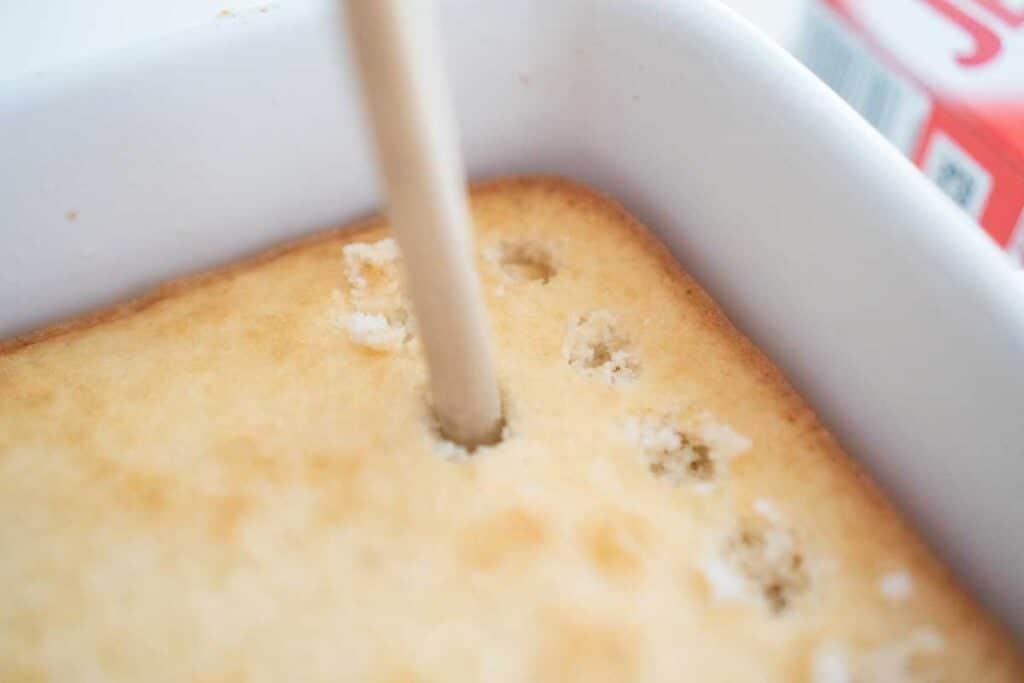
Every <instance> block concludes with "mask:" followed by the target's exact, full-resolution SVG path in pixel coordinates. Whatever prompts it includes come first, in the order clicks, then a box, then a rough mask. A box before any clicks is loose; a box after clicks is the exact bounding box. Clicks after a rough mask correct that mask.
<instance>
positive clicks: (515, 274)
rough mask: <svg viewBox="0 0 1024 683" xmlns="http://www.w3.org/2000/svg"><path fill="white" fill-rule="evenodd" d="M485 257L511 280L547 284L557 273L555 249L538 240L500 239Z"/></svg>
mask: <svg viewBox="0 0 1024 683" xmlns="http://www.w3.org/2000/svg"><path fill="white" fill-rule="evenodd" d="M487 257H488V259H489V260H491V261H494V262H496V263H497V264H498V265H499V266H500V268H501V272H502V274H503V275H504V276H505V277H506V279H508V280H510V281H512V282H539V283H541V284H547V282H548V281H549V280H551V278H553V277H554V276H555V275H556V274H557V273H558V259H557V258H556V254H555V250H554V249H553V248H552V247H551V246H550V245H548V244H547V243H545V242H542V241H540V240H534V239H519V240H502V241H501V242H499V243H498V245H497V246H496V247H492V248H491V249H489V250H488V252H487Z"/></svg>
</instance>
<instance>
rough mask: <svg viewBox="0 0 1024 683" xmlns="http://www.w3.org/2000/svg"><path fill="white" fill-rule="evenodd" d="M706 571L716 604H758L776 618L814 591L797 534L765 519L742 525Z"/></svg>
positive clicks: (749, 521)
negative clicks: (754, 602) (719, 601)
mask: <svg viewBox="0 0 1024 683" xmlns="http://www.w3.org/2000/svg"><path fill="white" fill-rule="evenodd" d="M703 569H704V574H705V577H706V578H707V580H708V583H709V585H710V587H711V591H712V594H713V596H714V597H715V598H716V599H719V600H741V601H743V600H752V601H756V602H759V603H761V604H762V605H763V606H764V607H765V608H766V609H767V610H768V612H769V613H770V614H772V615H775V616H779V615H782V614H786V613H788V612H789V611H790V610H792V609H793V607H794V605H795V604H797V603H798V602H799V601H800V600H801V599H802V598H803V597H804V596H805V595H806V594H807V592H808V591H809V590H810V588H811V577H810V573H809V571H808V567H807V561H806V558H805V556H804V553H803V552H802V551H801V550H800V548H799V547H798V545H797V543H796V540H795V539H794V537H793V534H792V532H791V531H789V530H788V529H786V528H785V527H784V526H783V525H782V524H781V523H780V522H779V521H778V520H777V519H774V520H772V519H765V518H764V515H761V518H759V519H747V520H744V521H742V522H741V523H740V525H739V526H738V527H737V528H736V529H735V531H734V532H733V533H732V534H730V535H729V536H728V537H727V538H726V539H725V541H724V543H723V544H722V546H721V548H720V552H719V553H718V554H717V555H716V556H715V557H712V558H710V559H709V560H708V561H707V562H705V563H704V567H703Z"/></svg>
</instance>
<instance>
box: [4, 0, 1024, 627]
mask: <svg viewBox="0 0 1024 683" xmlns="http://www.w3.org/2000/svg"><path fill="white" fill-rule="evenodd" d="M332 7H333V3H329V2H324V3H323V4H322V5H316V4H313V5H302V6H301V7H298V6H290V5H287V4H282V5H277V6H270V7H269V9H268V11H267V12H264V13H259V12H255V13H252V14H250V15H247V16H246V17H244V18H240V19H239V20H238V21H231V22H218V24H217V25H216V26H213V27H207V28H204V29H197V30H195V31H191V32H187V33H184V34H180V35H177V36H175V37H173V38H171V39H168V40H166V41H164V42H161V43H159V44H154V45H148V46H145V47H142V48H138V49H132V50H126V51H122V52H119V53H117V54H115V55H114V56H112V57H110V58H107V59H105V60H104V61H102V62H97V63H91V64H83V65H80V66H77V67H75V68H74V69H73V70H69V71H64V72H61V73H51V74H48V75H45V76H36V77H31V78H26V79H21V80H19V81H15V82H10V83H6V84H4V85H3V86H0V188H2V189H0V193H2V201H0V336H8V335H12V334H15V333H18V332H21V331H25V330H28V329H31V328H33V327H36V326H39V325H41V324H45V323H47V322H50V321H54V320H58V319H61V318H64V317H67V316H70V315H73V314H75V313H78V312H82V311H84V310H88V309H92V308H95V307H97V306H101V305H104V304H107V303H111V302H114V301H117V300H121V299H124V298H126V297H129V296H132V295H133V294H135V293H138V292H140V291H142V290H143V289H144V288H146V287H148V286H150V285H153V284H155V283H157V282H159V281H161V280H164V279H167V278H170V277H173V276H177V275H181V274H184V273H187V272H192V271H196V270H200V269H204V268H208V267H211V266H215V265H217V264H221V263H224V262H227V261H230V260H231V259H233V258H235V257H238V256H239V255H242V254H245V253H250V252H253V251H255V250H258V249H260V248H261V247H265V246H267V245H270V244H273V243H276V242H279V241H281V240H284V239H287V238H289V237H291V236H295V235H298V234H301V233H306V232H309V231H312V230H316V229H318V228H323V227H326V226H330V225H335V224H338V223H340V222H342V221H345V220H348V219H351V218H354V217H356V216H359V215H362V214H365V213H367V212H369V211H371V210H373V209H374V208H375V207H376V206H377V204H378V188H377V184H376V180H375V175H374V169H373V166H372V164H371V159H370V157H369V152H368V147H367V139H366V127H365V123H364V121H363V118H362V114H361V111H360V107H359V102H358V99H357V96H356V91H355V88H354V83H353V73H352V70H351V68H350V65H349V62H348V56H347V50H346V45H345V41H344V40H343V38H342V31H341V24H342V22H343V19H342V18H340V17H339V16H337V13H336V10H333V9H332ZM442 15H443V21H442V24H443V28H444V32H445V38H446V45H447V59H448V64H449V66H450V69H451V81H452V84H453V87H454V89H455V94H456V97H457V105H458V115H459V118H460V121H461V125H462V143H463V146H464V150H465V155H466V158H467V160H468V165H469V169H470V171H471V174H472V175H473V176H474V177H476V178H483V177H487V176H491V175H494V174H509V173H517V172H530V173H537V172H550V173H560V174H564V175H567V176H570V177H572V178H575V179H578V180H581V181H584V182H588V183H591V184H593V185H595V186H597V187H598V188H600V189H601V190H603V191H605V192H606V193H608V194H610V195H611V196H613V197H615V198H617V199H618V200H620V201H621V202H623V203H624V204H625V205H626V206H627V207H628V208H629V209H630V210H631V211H632V212H633V213H635V214H636V215H637V216H638V217H639V218H640V219H641V220H643V221H645V222H646V223H647V224H648V225H649V226H651V228H653V229H654V230H655V231H657V232H658V234H659V235H660V237H661V238H662V239H663V240H664V241H665V242H666V243H667V244H668V246H669V247H670V248H671V249H672V251H673V252H674V253H675V255H676V256H677V257H678V258H679V259H680V261H681V262H682V263H683V265H684V266H685V267H686V268H687V269H688V270H690V271H691V272H692V273H693V274H694V275H695V276H696V277H697V278H698V279H699V280H700V281H701V282H702V283H703V284H704V285H705V286H706V287H707V288H708V289H709V290H710V292H711V293H712V294H713V295H714V296H715V297H716V298H717V299H718V301H719V303H720V304H721V305H722V306H723V307H724V309H725V310H726V311H727V313H728V314H729V315H730V317H731V318H732V319H733V320H734V322H735V323H736V324H737V325H738V326H739V327H740V328H741V329H742V330H743V331H745V332H746V333H747V334H748V335H750V336H751V337H752V338H753V339H754V341H755V342H756V343H758V344H759V345H760V346H761V347H762V348H763V349H764V350H765V351H766V352H767V353H768V354H769V356H771V357H772V358H773V359H774V361H775V362H776V363H777V364H778V365H779V366H780V367H781V368H782V369H783V370H784V371H785V373H786V374H787V375H788V377H789V378H790V380H791V381H792V382H793V383H794V384H795V385H796V386H797V388H798V389H799V390H800V391H801V392H803V394H804V395H805V396H806V397H807V399H808V400H809V401H810V402H811V403H812V404H813V405H814V406H815V408H816V409H817V410H818V411H819V413H820V414H821V416H822V417H823V419H824V421H825V422H826V424H828V425H829V426H830V428H831V429H833V430H834V432H835V434H836V435H837V436H838V437H839V439H840V441H842V442H843V444H844V446H845V447H846V449H847V450H848V451H849V452H850V453H851V454H852V455H853V456H854V457H856V458H858V459H859V460H860V461H862V462H863V463H864V464H865V465H866V467H867V468H868V469H869V470H870V472H871V473H872V474H873V475H874V476H875V477H876V479H877V480H878V481H880V482H881V483H882V485H883V486H884V487H885V488H886V489H887V490H888V492H889V493H890V495H891V496H892V497H893V498H894V499H895V500H896V501H897V503H898V505H899V506H900V507H901V508H902V509H903V510H904V511H905V512H906V513H907V514H908V515H910V516H911V517H912V518H913V519H914V521H915V522H916V523H917V524H918V526H919V527H920V528H921V529H922V530H923V532H924V533H925V534H926V536H927V537H928V539H929V540H930V542H931V543H932V544H933V545H934V547H935V548H936V550H937V551H938V552H939V553H940V555H941V556H943V557H944V558H945V559H946V560H947V561H948V562H949V563H950V564H951V565H953V566H954V567H955V568H956V569H957V571H958V572H960V574H961V575H962V576H963V577H964V578H965V579H966V581H967V582H968V584H969V585H970V586H971V587H972V588H973V589H974V590H975V591H976V593H977V594H978V595H979V596H980V597H981V598H982V599H983V600H985V601H986V602H987V604H988V605H989V606H990V607H991V608H993V609H994V610H996V612H997V613H998V614H1000V615H1001V617H1002V618H1003V619H1004V620H1006V621H1007V623H1009V624H1010V625H1011V627H1012V628H1014V629H1015V630H1016V632H1017V633H1018V635H1021V634H1024V581H1022V580H1021V578H1020V577H1021V572H1022V571H1024V534H1022V533H1020V527H1021V523H1022V522H1024V514H1022V512H1021V509H1022V506H1021V503H1020V500H1021V496H1020V490H1021V486H1022V485H1024V303H1022V302H1024V295H1022V293H1021V291H1020V286H1019V282H1018V281H1017V279H1016V278H1017V276H1016V274H1015V273H1013V272H1012V271H1011V270H1010V269H1009V268H1008V266H1007V265H1006V264H1005V263H1004V260H1003V257H1002V256H1001V254H999V253H998V251H997V250H996V249H995V248H994V247H993V246H992V245H990V244H989V243H988V242H987V241H986V238H985V237H984V236H983V235H982V233H981V232H980V231H978V230H976V229H975V228H974V227H973V226H971V225H970V224H968V223H967V221H966V219H965V218H963V217H961V215H960V214H959V213H958V212H957V211H956V210H955V209H954V208H953V206H952V205H951V204H950V203H948V202H947V201H946V200H945V199H944V198H943V197H942V196H941V195H940V194H939V193H938V192H937V191H936V190H934V189H933V188H932V187H931V186H930V185H929V184H928V183H927V182H926V181H925V180H923V179H922V178H921V177H920V176H919V175H918V173H917V172H916V171H915V170H914V169H913V168H912V167H911V166H910V164H909V163H908V162H906V161H905V160H904V159H903V158H901V157H900V156H899V154H898V153H896V152H895V151H894V150H892V149H890V148H889V147H888V146H887V144H886V143H885V142H884V141H883V140H882V139H881V138H880V137H879V136H878V135H876V134H875V133H874V132H873V131H872V130H871V129H869V128H868V127H867V126H866V125H865V124H863V123H862V122H861V121H860V120H859V119H858V118H857V116H856V115H855V114H854V113H853V112H852V111H850V110H849V109H848V108H847V107H846V106H845V105H844V104H843V103H842V102H841V101H840V100H839V99H837V98H836V97H834V96H833V95H832V94H831V93H830V92H829V91H828V90H827V89H826V88H825V87H824V86H822V85H821V84H819V83H818V82H817V81H816V80H815V79H814V78H813V77H812V76H811V75H810V74H809V73H808V72H806V71H805V70H804V69H803V68H802V67H800V66H799V65H798V64H797V63H796V62H795V61H794V60H793V59H791V58H790V57H789V56H788V55H787V54H785V53H784V52H783V51H782V50H781V49H780V48H778V47H776V46H774V45H773V44H771V43H769V42H768V41H767V40H766V39H764V38H762V37H761V36H760V35H759V34H758V33H756V32H755V31H754V30H753V29H752V28H751V27H749V26H748V25H746V24H745V23H744V22H743V21H742V20H740V19H739V18H738V17H736V16H735V15H733V14H732V13H730V12H729V11H728V10H726V9H724V8H722V7H721V6H719V5H717V4H712V3H709V2H706V1H703V0H701V1H698V0H689V1H677V2H622V1H617V0H585V1H584V0H562V1H560V2H550V1H549V0H515V1H507V2H487V3H482V2H478V1H477V0H449V1H447V2H444V3H443V7H442Z"/></svg>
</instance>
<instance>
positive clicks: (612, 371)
mask: <svg viewBox="0 0 1024 683" xmlns="http://www.w3.org/2000/svg"><path fill="white" fill-rule="evenodd" d="M562 356H563V357H564V358H565V359H566V361H568V363H569V366H570V367H572V368H575V369H576V370H578V371H580V372H583V373H586V374H592V375H595V376H597V377H599V378H601V379H602V380H604V381H605V382H607V383H608V384H613V385H614V384H625V383H629V382H632V381H633V380H635V379H636V377H637V375H638V374H639V372H640V361H639V360H638V359H637V357H636V354H635V353H634V351H633V349H632V348H631V344H630V339H629V336H628V335H627V334H626V333H625V332H623V331H622V329H621V326H620V325H619V322H618V319H617V318H616V317H615V315H614V314H612V313H611V312H610V311H606V310H597V311H591V312H590V313H586V314H583V315H574V316H572V317H571V318H570V319H569V324H568V326H567V329H566V332H565V338H564V340H563V342H562Z"/></svg>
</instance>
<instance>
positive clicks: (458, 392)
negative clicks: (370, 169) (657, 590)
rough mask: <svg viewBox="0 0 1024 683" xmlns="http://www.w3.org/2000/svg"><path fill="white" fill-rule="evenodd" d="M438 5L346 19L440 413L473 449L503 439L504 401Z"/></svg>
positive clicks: (353, 2)
mask: <svg viewBox="0 0 1024 683" xmlns="http://www.w3.org/2000/svg"><path fill="white" fill-rule="evenodd" d="M432 5H433V3H431V2H427V1H426V0H412V1H410V0H348V18H349V27H350V31H351V34H352V40H353V43H354V45H355V50H356V55H357V62H358V64H359V69H360V73H361V76H362V81H363V88H364V91H365V95H366V100H367V104H368V107H369V113H370V118H371V122H372V127H373V131H374V139H375V142H376V150H377V158H378V163H379V165H380V167H381V171H382V174H383V177H384V180H385V185H386V195H387V212H388V217H389V219H390V222H391V225H392V228H393V230H394V233H395V237H396V239H397V241H398V244H399V247H400V248H401V250H402V255H403V258H404V262H405V268H406V273H407V277H408V286H409V293H410V296H411V298H412V303H413V308H414V310H415V313H416V319H417V324H418V327H419V331H420V335H421V338H422V342H423V349H424V352H425V354H426V359H427V366H428V369H429V372H430V383H431V390H432V395H433V402H434V410H435V411H436V414H437V418H438V420H439V421H440V424H441V429H442V432H443V433H444V435H445V437H447V438H449V439H451V440H452V441H455V442H456V443H459V444H461V445H463V446H467V447H469V448H473V447H475V446H478V445H481V444H488V443H493V442H495V441H496V440H497V439H498V438H499V435H500V431H501V428H502V414H501V400H500V396H499V393H498V383H497V377H496V374H495V370H494V361H493V356H492V353H491V345H490V339H489V336H488V326H487V321H486V318H485V311H484V307H483V301H482V297H481V290H480V282H479V279H478V277H477V274H476V271H475V269H474V267H473V252H472V245H471V240H472V236H471V228H470V217H469V211H468V208H467V205H466V189H465V188H466V179H465V171H464V169H463V167H462V162H461V158H460V155H459V149H458V142H457V135H456V123H455V116H454V112H453V111H452V106H451V102H450V98H449V93H448V88H447V83H446V82H445V77H444V71H443V68H442V65H441V54H440V45H439V43H438V34H437V31H436V27H435V25H434V16H433V6H432Z"/></svg>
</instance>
